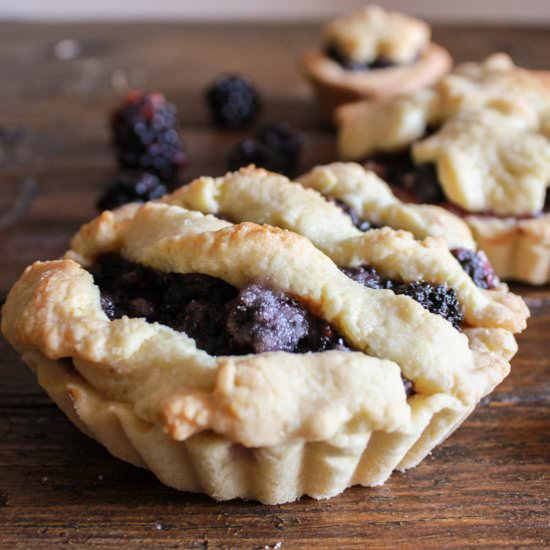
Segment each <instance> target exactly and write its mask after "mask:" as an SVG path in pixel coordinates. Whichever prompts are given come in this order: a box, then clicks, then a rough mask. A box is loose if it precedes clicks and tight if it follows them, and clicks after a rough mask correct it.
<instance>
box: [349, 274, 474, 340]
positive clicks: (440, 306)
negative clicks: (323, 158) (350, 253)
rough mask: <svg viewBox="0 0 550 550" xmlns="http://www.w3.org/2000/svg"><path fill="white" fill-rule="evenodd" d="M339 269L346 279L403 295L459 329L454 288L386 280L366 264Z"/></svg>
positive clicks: (459, 315)
mask: <svg viewBox="0 0 550 550" xmlns="http://www.w3.org/2000/svg"><path fill="white" fill-rule="evenodd" d="M341 269H342V271H343V272H344V273H345V274H346V275H347V276H348V277H350V278H351V279H353V280H354V281H356V282H358V283H360V284H362V285H363V286H366V287H368V288H374V289H386V290H391V291H393V292H394V293H395V294H404V295H405V296H408V297H409V298H412V299H413V300H415V301H416V302H418V303H419V304H420V305H421V306H422V307H424V308H425V309H427V310H428V311H429V312H431V313H436V314H438V315H441V317H443V318H444V319H445V320H447V321H449V323H451V324H452V325H453V326H454V327H455V328H456V329H457V330H460V329H461V325H462V321H463V319H464V314H463V313H462V310H461V308H460V303H459V301H458V297H457V295H456V291H455V290H454V288H449V287H448V286H447V285H438V284H432V283H429V282H426V281H414V282H411V283H405V282H400V281H396V280H394V279H386V278H383V277H382V276H381V275H380V273H378V271H376V269H375V268H374V267H372V266H370V265H368V264H365V265H361V266H358V267H344V268H341Z"/></svg>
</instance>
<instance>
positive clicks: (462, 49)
mask: <svg viewBox="0 0 550 550" xmlns="http://www.w3.org/2000/svg"><path fill="white" fill-rule="evenodd" d="M316 36H317V30H316V28H315V27H314V26H311V25H309V26H304V25H297V24H296V25H282V26H281V25H279V26H278V25H231V26H225V25H224V26H218V27H217V26H205V25H195V26H189V25H187V26H186V25H179V24H178V25H176V24H165V25H161V24H155V25H144V24H133V25H129V24H128V25H118V24H117V25H97V24H94V25H88V24H87V25H61V24H50V25H28V24H27V25H24V24H7V23H2V24H0V67H1V69H2V76H1V77H0V141H1V144H0V145H1V146H0V163H1V165H0V184H1V186H0V190H1V193H0V235H1V238H0V296H1V297H4V296H5V294H6V293H7V291H8V289H9V287H10V286H11V284H12V283H13V282H14V281H15V279H16V278H17V277H18V275H19V274H20V272H21V271H22V269H23V268H24V267H25V266H26V265H27V264H29V263H30V262H32V261H34V260H37V259H51V258H54V257H57V256H59V255H60V254H62V253H63V251H64V250H65V249H66V247H67V244H68V240H69V237H70V235H71V234H72V233H73V232H74V231H75V230H76V229H77V228H78V227H79V225H80V224H81V223H83V222H84V221H86V220H88V219H89V218H91V217H92V216H93V215H94V207H93V202H94V198H95V197H96V195H97V193H98V191H99V189H100V188H101V186H102V185H104V183H105V182H107V181H108V180H109V178H110V177H111V176H112V174H113V172H114V162H113V158H112V153H111V151H110V149H109V146H108V133H107V127H106V117H107V113H108V110H109V109H110V108H111V107H112V106H113V105H114V104H115V103H116V101H117V97H118V95H119V94H120V93H121V91H122V90H123V89H124V88H125V87H126V86H128V85H130V86H133V87H138V88H144V89H148V90H153V89H158V90H161V91H163V92H164V93H165V94H166V95H167V96H168V97H169V98H170V99H171V100H173V101H174V102H175V103H176V105H177V107H178V111H179V113H180V115H181V120H182V124H183V137H184V140H185V143H186V145H187V148H188V150H189V155H190V164H189V167H188V169H187V170H186V172H185V174H184V178H185V179H186V180H187V179H190V178H192V177H195V176H198V175H219V174H221V173H223V170H224V155H225V152H226V151H227V149H228V148H229V147H230V146H231V144H232V143H234V142H235V141H237V140H238V139H239V138H240V137H241V136H239V135H236V134H223V133H220V132H218V131H215V130H213V129H212V128H211V127H210V126H209V124H208V118H207V113H206V110H205V108H204V105H203V101H202V95H201V93H202V90H203V88H204V86H205V85H206V84H207V83H208V82H209V81H210V80H211V79H212V78H213V77H214V76H216V75H217V74H219V73H220V72H223V71H226V70H235V71H241V72H244V73H246V74H248V75H250V76H251V77H252V78H253V79H254V80H255V81H256V82H257V85H258V86H259V88H260V89H261V91H262V93H263V97H264V103H265V108H264V112H263V117H262V119H263V120H264V121H268V120H281V119H284V120H287V121H289V122H290V123H292V124H294V125H296V126H298V127H300V128H302V129H303V130H304V132H305V136H306V144H305V149H306V150H305V154H304V156H303V168H304V169H307V168H309V167H310V166H312V165H313V164H315V163H321V162H327V161H330V160H334V159H335V150H334V136H333V135H332V134H331V133H330V132H329V131H327V130H326V129H323V128H322V127H321V126H320V125H319V123H318V122H317V117H316V111H315V105H314V103H313V102H312V101H311V98H310V95H309V90H308V88H307V86H306V85H305V83H304V82H303V81H302V79H301V77H300V74H299V70H298V67H297V55H298V53H299V52H300V51H301V50H302V49H303V48H304V47H307V46H308V45H311V44H314V43H315V41H316ZM435 38H436V40H438V41H440V42H441V43H443V44H444V45H446V46H447V47H448V48H449V49H450V50H451V52H452V53H453V54H454V56H455V58H456V59H457V60H459V61H462V60H465V59H481V58H483V57H484V56H485V55H487V54H489V53H491V52H493V51H495V50H505V51H508V52H509V53H511V54H512V55H513V56H514V57H515V59H516V61H517V62H518V63H521V64H524V65H526V66H530V67H536V68H544V67H545V64H546V66H548V65H550V57H549V54H548V52H550V31H549V30H548V29H545V28H538V29H537V28H481V27H477V28H471V27H466V26H463V27H456V26H455V27H446V26H437V27H436V28H435ZM62 39H74V40H76V41H77V42H78V45H79V47H80V53H79V55H78V57H77V58H75V59H68V60H63V59H59V57H58V56H56V54H55V52H56V48H55V46H56V44H58V42H59V41H60V40H62ZM58 50H59V48H58ZM515 288H516V290H518V291H519V292H522V293H523V294H524V296H525V298H526V300H527V302H528V304H529V306H530V307H531V311H532V319H531V320H530V323H529V328H528V330H527V331H526V332H525V333H524V334H522V335H521V337H520V339H519V340H520V352H519V354H518V356H517V357H516V358H515V359H514V361H513V370H512V374H511V375H510V376H509V377H508V379H507V380H506V381H505V382H504V383H503V384H502V385H501V386H500V387H499V388H498V389H497V390H496V391H495V392H494V393H493V395H492V396H491V397H490V398H489V399H487V400H486V401H484V402H483V404H482V405H481V406H480V407H479V408H478V409H477V411H476V412H475V413H474V415H473V416H472V417H471V418H470V419H469V420H468V421H467V422H466V423H465V425H464V426H463V427H462V428H461V429H460V430H459V431H458V432H457V433H456V434H454V435H453V436H452V437H451V438H450V440H448V441H447V442H446V443H444V444H443V445H441V446H440V447H439V448H437V449H436V451H435V452H434V453H433V455H432V456H431V457H429V458H427V459H426V460H425V461H424V462H423V463H422V464H421V465H420V466H418V467H417V468H416V469H414V470H411V471H409V472H408V473H406V474H399V473H397V474H394V476H393V477H392V478H391V480H390V481H389V482H387V483H386V484H385V485H384V486H383V487H378V488H374V489H364V488H361V487H355V488H352V489H351V490H348V491H346V492H345V493H344V494H343V495H340V496H339V497H336V498H334V499H332V500H329V501H321V502H318V501H315V500H311V499H308V498H305V499H302V500H301V501H300V502H297V503H294V504H288V505H284V506H275V507H267V506H262V505H259V504H256V503H246V502H240V501H232V502H228V503H221V504H219V503H216V502H214V501H212V500H210V499H209V498H207V497H204V496H196V495H190V494H185V493H178V492H176V491H173V490H171V489H168V488H166V487H164V486H162V485H161V484H160V483H159V482H157V481H156V480H155V479H154V478H153V476H152V475H151V474H149V473H148V472H145V471H141V470H139V469H137V468H134V467H132V466H129V465H127V464H125V463H123V462H120V461H119V460H116V459H114V458H112V457H111V456H110V455H109V454H108V453H107V452H106V451H105V450H104V449H103V448H102V447H100V446H99V445H98V444H96V443H95V442H94V441H92V440H90V439H88V438H86V437H85V436H83V435H81V434H80V433H79V432H78V431H77V430H76V429H75V428H74V427H73V426H72V425H71V424H70V423H69V421H68V420H66V418H65V417H64V416H63V414H61V413H60V412H59V411H58V409H57V408H56V407H55V406H54V405H53V404H52V403H51V402H50V401H49V400H48V398H47V397H46V396H45V395H44V394H43V392H42V391H41V390H40V388H39V387H38V386H37V384H36V383H35V381H34V380H33V376H32V375H31V374H30V373H29V372H28V370H27V369H26V367H25V366H24V365H23V364H22V362H21V361H20V360H19V359H18V357H17V355H16V354H15V353H14V352H13V351H12V350H11V349H10V348H9V346H8V345H7V343H6V342H5V341H4V340H3V339H1V338H0V547H1V548H10V549H11V548H24V549H27V548H59V547H62V546H64V545H68V546H69V547H76V548H77V547H94V548H125V549H126V548H144V547H147V546H151V547H152V546H154V547H161V548H203V549H205V548H283V549H284V548H336V547H340V548H352V547H353V548H366V547H380V548H398V547H399V548H407V547H411V548H413V547H417V548H418V547H426V548H462V547H476V548H479V547H489V548H503V547H514V548H518V547H529V548H542V547H544V546H547V545H550V529H549V520H550V514H549V509H548V508H549V494H550V491H549V488H550V485H549V476H550V426H549V423H550V420H549V419H550V406H549V402H550V377H549V376H548V373H549V372H550V371H549V367H550V359H549V352H550V344H549V339H550V289H549V288H542V289H529V288H528V287H519V286H516V287H515Z"/></svg>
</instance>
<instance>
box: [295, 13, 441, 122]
mask: <svg viewBox="0 0 550 550" xmlns="http://www.w3.org/2000/svg"><path fill="white" fill-rule="evenodd" d="M430 34H431V31H430V27H429V26H428V25H427V24H426V23H424V22H423V21H419V20H418V19H415V18H413V17H409V16H407V15H403V14H400V13H394V12H387V11H385V10H384V9H382V8H380V7H378V6H373V5H371V6H366V7H365V8H363V9H361V10H359V11H357V12H355V13H353V14H350V15H347V16H344V17H341V18H338V19H335V20H333V21H331V22H330V23H328V24H327V25H326V26H325V28H324V29H323V46H322V49H321V50H317V51H310V52H307V53H306V54H305V55H304V57H303V60H302V66H303V70H304V73H305V75H306V77H307V78H308V80H309V81H310V82H311V84H312V85H313V87H314V88H315V90H316V92H317V95H318V99H319V105H320V109H321V112H322V114H323V116H324V117H325V118H326V119H327V120H331V119H332V114H333V111H334V109H335V108H336V107H337V106H339V105H341V104H343V103H349V102H350V101H356V100H358V99H362V98H379V97H388V96H392V95H395V94H400V93H408V92H412V91H415V90H418V89H419V88H422V87H424V86H429V85H431V84H433V83H434V82H436V81H437V80H438V79H439V78H440V77H441V76H442V75H443V74H444V73H446V72H447V71H448V70H449V68H450V67H451V64H452V61H451V57H450V56H449V54H448V52H447V51H446V50H445V49H443V48H442V47H441V46H439V45H437V44H434V43H433V42H430Z"/></svg>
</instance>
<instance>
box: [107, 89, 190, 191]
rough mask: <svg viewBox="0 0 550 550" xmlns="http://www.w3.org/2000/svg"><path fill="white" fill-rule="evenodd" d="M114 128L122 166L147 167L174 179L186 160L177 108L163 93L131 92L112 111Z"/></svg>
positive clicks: (169, 179)
mask: <svg viewBox="0 0 550 550" xmlns="http://www.w3.org/2000/svg"><path fill="white" fill-rule="evenodd" d="M111 130H112V134H113V145H114V146H115V149H116V156H117V160H118V163H119V165H120V166H121V167H122V168H131V169H137V170H145V171H147V172H152V173H154V174H156V175H157V176H159V178H160V179H162V180H163V181H168V182H171V181H174V180H175V179H176V176H177V174H178V171H179V170H180V169H181V168H182V167H183V166H184V165H185V163H186V160H187V156H186V154H185V150H184V148H183V145H182V143H181V141H180V138H179V135H178V125H177V120H176V108H175V107H174V105H172V103H168V102H167V101H166V99H165V98H164V96H163V95H162V94H159V93H152V94H144V93H142V92H137V91H133V92H130V93H129V94H128V95H127V96H126V99H125V101H124V103H123V104H122V105H121V106H120V107H119V108H118V109H117V110H116V111H115V112H114V113H113V116H112V119H111Z"/></svg>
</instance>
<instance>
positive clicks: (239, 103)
mask: <svg viewBox="0 0 550 550" xmlns="http://www.w3.org/2000/svg"><path fill="white" fill-rule="evenodd" d="M206 101H207V103H208V106H209V107H210V114H211V118H212V122H213V123H214V124H215V125H216V126H218V127H220V128H226V129H228V130H244V129H245V128H248V127H249V126H250V125H251V124H252V123H253V122H254V120H255V119H256V117H257V116H258V113H259V111H260V97H259V95H258V93H257V92H256V90H255V88H254V86H253V84H252V82H251V81H250V79H249V78H247V77H246V76H242V75H238V74H225V75H222V76H219V77H218V78H217V79H216V80H215V81H214V82H213V84H212V85H211V86H210V87H209V88H208V89H207V90H206Z"/></svg>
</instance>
